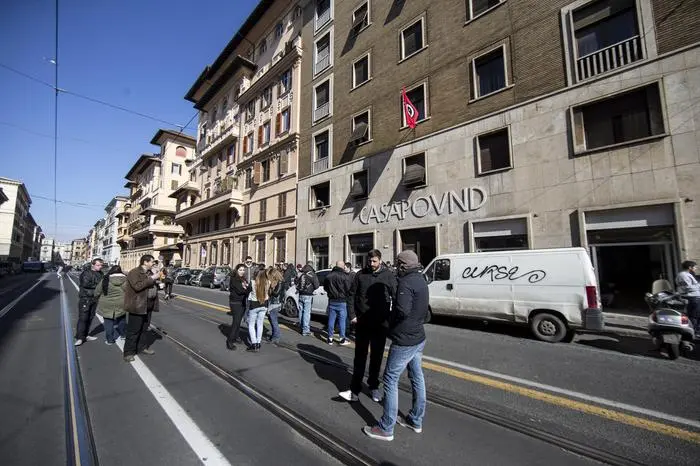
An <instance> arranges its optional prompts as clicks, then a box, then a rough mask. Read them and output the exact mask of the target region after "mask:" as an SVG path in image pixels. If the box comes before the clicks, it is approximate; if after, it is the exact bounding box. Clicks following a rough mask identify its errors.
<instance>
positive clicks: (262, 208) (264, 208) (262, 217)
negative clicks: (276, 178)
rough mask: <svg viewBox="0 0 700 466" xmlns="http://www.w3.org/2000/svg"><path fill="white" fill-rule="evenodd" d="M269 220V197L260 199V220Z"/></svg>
mask: <svg viewBox="0 0 700 466" xmlns="http://www.w3.org/2000/svg"><path fill="white" fill-rule="evenodd" d="M265 220H267V199H263V200H262V201H260V221H261V222H264V221H265Z"/></svg>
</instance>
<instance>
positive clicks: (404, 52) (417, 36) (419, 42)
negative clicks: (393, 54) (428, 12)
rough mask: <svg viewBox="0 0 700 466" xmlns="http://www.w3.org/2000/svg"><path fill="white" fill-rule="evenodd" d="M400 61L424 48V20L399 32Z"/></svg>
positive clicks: (421, 19)
mask: <svg viewBox="0 0 700 466" xmlns="http://www.w3.org/2000/svg"><path fill="white" fill-rule="evenodd" d="M400 34H401V47H400V48H401V59H402V60H404V59H406V58H408V57H410V56H411V55H413V54H415V53H417V52H418V51H420V50H422V49H423V47H425V28H424V18H420V19H419V20H418V21H416V22H415V23H413V24H411V25H410V26H408V27H407V28H406V29H403V30H402V31H401V33H400Z"/></svg>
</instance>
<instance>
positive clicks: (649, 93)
mask: <svg viewBox="0 0 700 466" xmlns="http://www.w3.org/2000/svg"><path fill="white" fill-rule="evenodd" d="M690 3H692V2H683V1H682V0H663V1H662V0H579V1H569V0H553V1H550V2H537V4H534V3H533V2H528V1H524V0H508V1H500V2H499V1H492V2H482V1H476V0H469V1H466V2H465V1H461V0H460V1H457V0H443V1H440V2H431V1H427V0H424V1H415V2H401V3H400V5H399V6H398V7H397V3H396V2H393V3H392V2H372V1H368V2H338V1H336V2H330V3H329V2H317V3H316V4H312V5H311V7H310V8H312V9H313V10H314V11H312V12H309V13H308V14H309V15H311V18H312V21H311V23H310V24H309V27H307V28H305V30H304V40H307V37H308V39H309V40H311V38H313V40H314V41H315V43H316V44H315V45H314V48H315V50H319V49H323V48H324V47H325V44H326V42H325V39H324V37H328V38H329V39H330V43H331V44H332V51H331V56H332V59H331V60H330V61H331V63H330V64H326V63H325V62H321V63H320V64H319V63H318V60H316V61H314V62H313V63H307V62H304V67H303V70H302V81H303V83H302V102H303V103H304V105H303V106H302V115H303V118H302V122H307V124H306V125H305V126H302V138H301V142H300V147H301V149H300V163H299V175H300V180H299V187H298V208H297V211H298V214H297V215H298V224H299V225H303V230H302V231H304V234H303V235H299V238H298V241H297V253H298V256H300V257H302V258H304V259H307V260H312V261H314V263H315V264H316V266H317V267H319V268H321V267H327V266H328V264H329V263H330V262H332V261H334V260H337V259H341V258H344V259H346V260H351V261H352V262H354V263H355V264H358V265H362V264H363V263H364V262H363V260H364V259H363V257H364V255H365V254H366V252H367V251H368V250H369V249H371V248H377V249H379V250H381V251H382V252H383V254H384V256H385V257H384V259H385V260H389V261H393V260H394V258H395V256H396V254H397V253H398V252H399V251H401V250H402V249H413V250H415V251H416V252H417V253H418V255H419V257H420V259H421V262H422V263H423V264H424V265H427V264H428V262H430V261H431V260H432V259H433V258H434V257H435V256H436V255H438V254H442V253H457V252H475V251H493V250H508V249H526V248H552V247H570V246H583V247H585V248H587V249H588V250H589V251H590V254H591V257H592V259H593V262H594V264H595V267H596V272H597V274H598V279H599V283H600V284H601V287H603V288H613V287H614V288H615V290H616V291H617V292H618V293H617V296H618V299H617V303H616V307H624V308H632V309H642V308H643V307H644V303H643V296H644V292H646V291H648V290H649V289H650V288H651V282H652V281H653V280H654V279H657V278H659V277H660V276H663V277H665V278H672V277H673V276H674V274H675V271H676V270H677V269H678V266H679V263H680V261H682V260H685V259H686V258H700V234H699V233H700V231H699V230H698V228H700V203H698V194H700V189H699V183H700V181H698V180H700V154H699V152H698V146H699V145H700V112H699V111H698V110H699V109H700V107H699V106H698V105H699V104H700V103H699V101H698V98H700V47H699V44H698V41H700V27H699V26H700V10H697V8H692V7H691V6H690ZM327 12H328V13H327ZM305 14H306V13H305ZM374 44H382V47H377V46H376V45H374ZM404 88H405V89H406V93H407V96H408V98H409V100H410V101H411V103H412V104H413V106H414V107H415V110H416V111H417V115H416V116H417V120H418V122H417V125H416V126H415V128H410V127H409V125H408V124H407V123H408V122H407V121H406V113H405V110H404V105H403V98H402V89H404ZM326 96H329V97H326ZM326 102H327V103H328V104H329V105H328V107H329V108H325V107H324V105H325V103H326ZM411 113H412V112H411ZM630 270H635V272H634V273H632V274H630V273H629V271H630Z"/></svg>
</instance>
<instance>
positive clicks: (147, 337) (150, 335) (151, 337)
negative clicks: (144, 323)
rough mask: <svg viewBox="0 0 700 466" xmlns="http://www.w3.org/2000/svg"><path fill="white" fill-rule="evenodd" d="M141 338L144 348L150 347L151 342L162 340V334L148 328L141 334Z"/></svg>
mask: <svg viewBox="0 0 700 466" xmlns="http://www.w3.org/2000/svg"><path fill="white" fill-rule="evenodd" d="M141 338H142V339H143V341H144V346H145V347H146V348H150V347H151V346H152V345H153V343H155V342H156V341H158V340H162V339H163V335H161V334H160V333H158V332H156V331H155V330H152V329H149V330H147V331H146V332H144V334H143V335H142V336H141Z"/></svg>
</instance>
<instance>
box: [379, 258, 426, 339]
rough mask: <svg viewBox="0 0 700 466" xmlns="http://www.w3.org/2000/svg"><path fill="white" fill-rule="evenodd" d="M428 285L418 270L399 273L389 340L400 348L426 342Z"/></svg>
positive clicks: (412, 269) (390, 321)
mask: <svg viewBox="0 0 700 466" xmlns="http://www.w3.org/2000/svg"><path fill="white" fill-rule="evenodd" d="M428 304H429V292H428V283H427V282H426V281H425V278H424V277H423V275H422V274H421V273H420V271H419V269H418V268H411V269H408V270H405V271H400V272H399V279H398V288H397V290H396V300H395V301H394V307H393V308H392V310H391V317H390V319H389V338H390V339H391V341H392V342H393V343H394V344H396V345H398V346H415V345H418V344H420V343H422V342H423V341H424V340H425V330H424V328H423V325H424V324H425V319H426V318H427V317H428Z"/></svg>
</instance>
